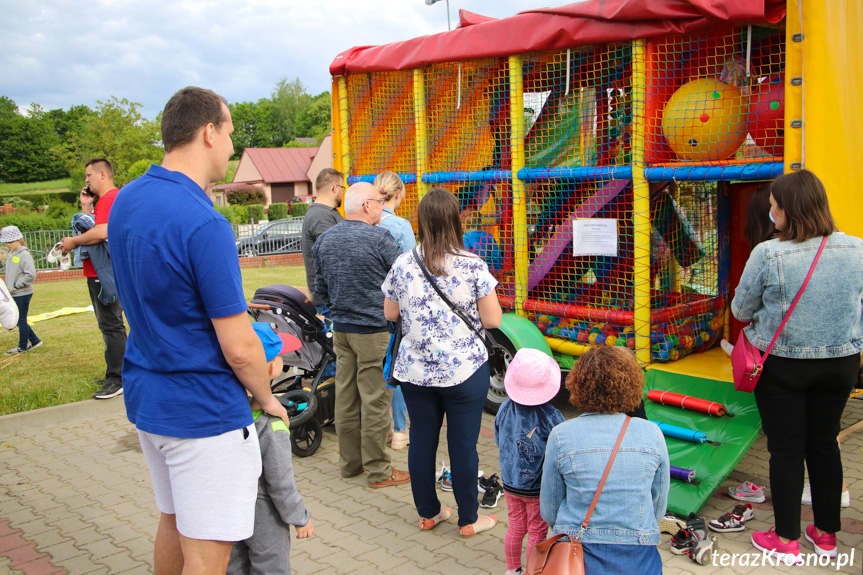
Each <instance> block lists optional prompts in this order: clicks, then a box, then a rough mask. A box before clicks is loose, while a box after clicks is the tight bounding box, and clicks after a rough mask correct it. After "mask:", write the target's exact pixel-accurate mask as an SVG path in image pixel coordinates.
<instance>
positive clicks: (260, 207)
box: [246, 204, 264, 224]
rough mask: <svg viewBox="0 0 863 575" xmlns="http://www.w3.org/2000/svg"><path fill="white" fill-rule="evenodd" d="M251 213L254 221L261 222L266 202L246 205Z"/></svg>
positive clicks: (250, 215) (250, 217)
mask: <svg viewBox="0 0 863 575" xmlns="http://www.w3.org/2000/svg"><path fill="white" fill-rule="evenodd" d="M246 209H247V210H248V213H249V219H251V220H254V222H252V223H255V224H257V223H259V222H260V221H261V220H263V219H264V204H251V205H249V206H246Z"/></svg>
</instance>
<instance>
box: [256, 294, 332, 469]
mask: <svg viewBox="0 0 863 575" xmlns="http://www.w3.org/2000/svg"><path fill="white" fill-rule="evenodd" d="M249 315H251V316H252V318H253V319H254V321H259V322H263V323H267V324H269V325H270V326H271V327H272V328H273V329H274V330H275V331H277V332H279V333H286V334H290V335H293V336H295V337H297V338H299V340H300V341H301V342H303V347H301V348H300V349H298V350H297V351H294V352H291V353H286V354H283V355H282V360H283V361H284V363H285V367H284V371H285V372H293V375H288V376H287V377H285V378H282V379H279V378H275V379H273V383H272V389H273V392H274V393H275V394H277V396H278V397H279V401H280V402H281V403H282V405H284V406H285V408H287V410H288V417H289V420H290V424H291V425H290V428H291V451H292V452H293V453H294V455H296V456H298V457H308V456H310V455H312V454H314V453H315V452H316V451H317V450H318V448H319V447H320V446H321V441H322V440H323V435H322V434H323V426H324V425H329V424H330V423H332V422H333V421H334V419H335V417H334V411H335V397H336V391H335V380H334V379H333V378H327V379H325V380H324V381H321V380H322V379H324V368H326V366H327V365H328V364H329V363H330V362H332V361H335V360H336V353H335V351H334V350H333V343H332V337H333V334H332V331H330V330H328V329H327V327H326V325H325V324H324V323H323V322H322V321H321V320H319V319H318V317H317V311H316V310H315V306H314V305H312V303H311V301H309V298H308V297H306V296H305V295H304V294H303V292H301V291H300V290H298V289H297V288H294V287H291V286H286V285H282V284H273V285H270V286H266V287H262V288H260V289H258V290H257V291H256V292H255V295H254V298H253V299H252V302H251V303H250V304H249ZM294 368H295V369H294Z"/></svg>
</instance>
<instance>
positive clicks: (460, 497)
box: [401, 363, 489, 526]
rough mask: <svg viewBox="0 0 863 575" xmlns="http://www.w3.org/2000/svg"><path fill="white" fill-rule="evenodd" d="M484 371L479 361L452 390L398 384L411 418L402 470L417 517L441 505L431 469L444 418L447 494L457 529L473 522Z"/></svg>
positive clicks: (485, 366)
mask: <svg viewBox="0 0 863 575" xmlns="http://www.w3.org/2000/svg"><path fill="white" fill-rule="evenodd" d="M488 385H489V370H488V363H484V364H483V365H482V366H481V367H480V368H479V369H478V370H476V371H475V372H474V374H473V375H471V376H470V377H469V378H468V379H467V380H466V381H464V382H462V383H460V384H459V385H455V386H452V387H422V386H419V385H414V384H412V383H402V384H401V388H402V391H403V392H404V396H405V403H406V404H407V406H408V414H410V417H411V427H410V441H411V446H410V450H409V451H408V469H409V471H410V472H411V491H412V492H413V496H414V505H416V508H417V512H419V514H420V517H425V518H427V519H428V518H431V517H434V516H435V515H437V514H438V513H440V509H441V503H440V500H439V499H438V496H437V491H436V489H435V465H436V459H437V448H438V443H439V441H440V428H441V426H442V425H443V418H444V416H446V425H447V428H446V438H447V443H448V445H449V460H450V472H451V473H452V491H453V495H454V496H455V501H456V504H457V505H458V524H459V526H464V525H470V524H472V523H476V520H477V509H478V508H479V502H478V501H477V494H478V493H479V492H478V491H477V488H476V475H477V470H478V469H479V455H477V452H476V442H477V440H478V439H479V428H480V425H481V424H482V408H483V406H484V405H485V398H486V395H487V394H488Z"/></svg>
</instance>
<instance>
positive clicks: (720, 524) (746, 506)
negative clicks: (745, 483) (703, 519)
mask: <svg viewBox="0 0 863 575" xmlns="http://www.w3.org/2000/svg"><path fill="white" fill-rule="evenodd" d="M754 515H755V513H754V512H753V511H752V504H751V503H741V504H740V505H735V506H734V509H732V510H731V512H730V513H726V514H725V515H723V516H722V517H720V518H719V519H712V520H711V521H710V522H709V523H708V524H707V526H708V527H710V528H711V529H712V530H713V531H717V532H719V533H728V532H732V531H745V530H746V522H747V521H749V520H750V519H752V517H753V516H754Z"/></svg>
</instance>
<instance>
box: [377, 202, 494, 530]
mask: <svg viewBox="0 0 863 575" xmlns="http://www.w3.org/2000/svg"><path fill="white" fill-rule="evenodd" d="M417 227H418V232H419V239H420V246H419V247H418V248H417V252H418V253H419V256H420V259H421V260H422V262H423V263H424V264H425V266H426V268H427V269H428V271H429V273H430V274H431V275H432V277H433V279H434V280H435V282H436V284H437V286H438V287H439V288H440V289H441V290H442V291H443V292H444V293H445V294H446V295H447V297H448V298H449V299H450V300H451V301H452V302H453V304H455V305H456V306H457V307H458V308H459V311H461V312H462V313H463V314H464V315H466V316H467V317H468V319H469V320H470V321H471V322H472V323H473V326H474V327H475V328H477V329H478V328H487V329H488V328H496V327H498V326H499V325H500V322H501V315H502V314H501V309H500V304H499V303H498V301H497V295H496V294H495V291H494V288H495V286H496V285H497V280H495V279H494V277H492V275H491V274H490V273H489V271H488V267H487V266H486V264H485V262H483V261H482V259H480V258H479V257H477V256H475V255H474V254H471V253H470V252H467V251H465V249H464V244H463V242H462V228H461V222H460V221H459V211H458V200H457V199H456V197H455V196H454V195H453V194H452V193H451V192H450V191H448V190H446V189H444V188H433V189H432V190H430V191H429V192H428V193H427V194H426V195H425V197H424V198H423V199H422V201H421V202H420V204H419V208H418V211H417ZM381 289H382V290H383V292H384V296H385V297H386V299H385V300H384V315H386V318H387V319H388V320H390V321H396V320H397V319H399V317H401V320H402V330H403V333H404V337H403V339H402V342H401V346H400V347H399V352H398V355H397V357H396V361H395V366H394V368H393V373H394V375H395V378H396V379H397V380H398V381H399V382H402V383H401V387H402V391H403V392H404V396H405V402H406V403H407V406H408V414H409V415H410V419H411V427H410V445H411V448H410V451H409V452H408V468H409V469H410V473H411V490H412V492H413V496H414V504H415V505H416V507H417V511H418V512H419V515H420V521H419V525H420V528H422V529H431V528H433V527H434V526H435V525H437V524H438V523H440V522H441V521H445V520H447V519H449V518H450V517H451V516H452V509H450V508H449V507H444V506H442V505H441V502H440V500H439V499H438V496H437V491H436V490H435V457H436V454H437V448H438V442H439V439H440V429H441V425H442V423H443V418H444V416H446V419H447V443H448V446H449V456H450V462H451V477H452V490H453V495H454V496H455V499H456V503H457V504H458V517H459V520H458V524H459V533H460V534H461V535H462V536H464V537H468V536H471V535H474V534H475V533H479V532H481V531H486V530H488V529H491V528H492V527H494V525H495V524H496V523H497V518H496V517H495V516H494V515H478V514H477V508H478V503H477V491H476V478H477V471H478V468H479V456H478V455H477V451H476V443H477V439H478V438H479V429H480V424H481V422H482V408H483V405H484V404H485V398H486V394H487V392H488V383H489V368H488V353H487V352H486V349H485V346H484V345H483V343H482V341H481V340H480V338H479V337H478V336H477V335H476V334H475V333H474V332H473V330H471V329H470V328H469V327H468V326H467V325H466V324H465V322H464V321H462V320H461V319H460V318H459V316H458V315H456V314H455V312H453V311H452V309H450V307H449V306H448V305H447V304H446V303H445V302H444V301H443V300H442V299H441V298H440V296H438V294H437V293H436V292H435V290H434V288H432V286H431V285H430V284H429V282H428V280H427V279H426V277H425V275H424V274H423V272H422V270H421V269H420V268H419V266H418V265H417V262H416V259H415V258H414V255H413V253H412V252H406V253H404V254H402V255H400V256H399V257H398V259H396V261H395V263H394V264H393V267H392V269H391V270H390V273H389V275H388V276H387V278H386V280H385V281H384V284H383V286H381Z"/></svg>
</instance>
